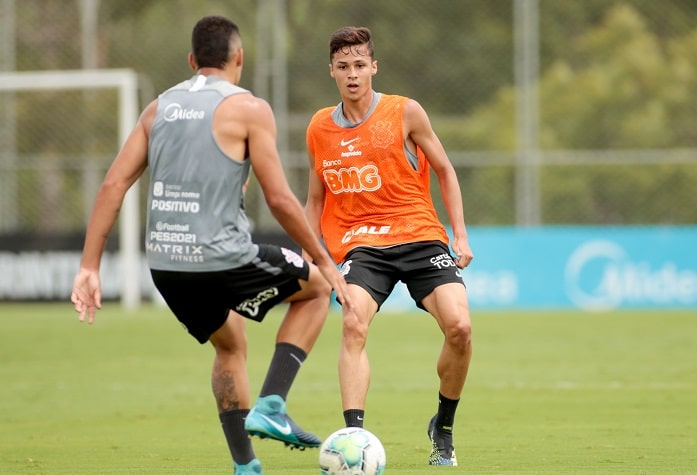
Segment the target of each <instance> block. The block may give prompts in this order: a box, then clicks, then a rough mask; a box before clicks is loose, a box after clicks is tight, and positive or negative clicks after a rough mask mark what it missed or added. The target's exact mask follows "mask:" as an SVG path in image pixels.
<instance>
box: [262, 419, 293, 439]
mask: <svg viewBox="0 0 697 475" xmlns="http://www.w3.org/2000/svg"><path fill="white" fill-rule="evenodd" d="M259 415H260V416H261V417H263V418H264V419H266V422H268V423H269V424H271V425H272V426H274V427H275V428H276V430H278V432H280V433H281V434H283V435H288V434H290V433H291V432H292V429H291V428H290V424H288V421H285V424H284V425H280V424H278V423H277V422H276V421H274V420H273V419H271V418H270V417H268V416H266V415H264V414H259Z"/></svg>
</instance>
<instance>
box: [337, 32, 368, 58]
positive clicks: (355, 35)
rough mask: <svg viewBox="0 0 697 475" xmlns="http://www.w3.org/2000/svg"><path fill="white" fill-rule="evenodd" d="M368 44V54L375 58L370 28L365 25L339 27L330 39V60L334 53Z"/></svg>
mask: <svg viewBox="0 0 697 475" xmlns="http://www.w3.org/2000/svg"><path fill="white" fill-rule="evenodd" d="M363 44H364V45H366V46H367V48H368V56H370V59H373V53H374V51H373V39H372V34H371V32H370V30H369V29H368V28H366V27H364V26H361V27H358V26H344V27H342V28H339V29H338V30H336V31H335V32H334V33H332V37H331V38H330V39H329V60H330V61H331V59H332V57H333V56H334V53H336V52H337V51H341V50H343V49H345V48H351V47H352V46H358V45H363Z"/></svg>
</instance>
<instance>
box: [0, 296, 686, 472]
mask: <svg viewBox="0 0 697 475" xmlns="http://www.w3.org/2000/svg"><path fill="white" fill-rule="evenodd" d="M281 317H282V313H281V311H280V310H279V311H275V312H273V313H272V314H270V315H269V316H268V317H267V320H266V321H265V322H264V323H263V324H261V325H260V324H257V323H254V322H250V323H249V324H248V334H249V348H250V351H249V362H248V363H249V371H250V380H251V385H252V396H253V399H255V396H256V394H257V393H258V391H259V387H260V386H261V383H262V380H263V377H264V373H265V370H266V367H267V365H268V363H269V360H270V357H271V352H272V350H273V345H274V332H275V329H276V327H277V325H278V322H279V320H280V318H281ZM472 319H473V325H474V357H473V360H472V365H471V368H470V374H469V378H468V381H467V384H466V385H465V391H464V393H463V396H462V399H461V401H460V405H459V408H458V413H457V420H456V424H455V432H454V440H455V448H456V451H457V456H458V461H459V464H460V465H459V467H456V468H454V469H453V468H450V467H433V468H431V467H429V466H428V465H426V462H427V459H428V454H429V444H428V439H427V437H426V425H427V423H428V420H429V418H430V417H431V416H432V415H433V414H434V413H435V410H436V404H437V390H438V380H437V377H436V374H435V364H436V358H437V355H438V352H439V350H440V345H441V336H440V333H439V331H438V329H437V327H436V324H435V322H434V321H433V320H432V319H431V317H430V316H429V315H428V314H426V313H423V312H418V311H415V312H413V313H408V314H379V315H378V317H377V318H376V320H375V321H374V323H373V326H372V328H371V335H370V338H369V341H368V351H369V356H370V358H371V366H372V371H373V375H372V384H371V389H370V393H369V397H368V405H367V408H366V428H367V429H369V430H370V431H371V432H374V433H375V434H376V435H377V436H378V437H379V438H380V439H381V440H382V442H383V444H384V446H385V450H386V452H387V469H386V473H393V474H399V475H409V474H436V473H437V474H443V473H445V472H447V473H468V474H478V473H544V474H558V473H578V474H586V473H632V474H644V473H646V474H650V473H656V474H664V473H697V314H696V313H695V312H689V311H684V312H662V311H652V312H640V311H624V312H612V313H597V314H588V313H581V312H556V311H544V312H525V313H522V312H510V313H501V312H497V313H494V312H479V311H477V309H476V308H475V309H472ZM339 320H340V317H339V315H338V314H337V313H331V314H330V316H329V318H328V321H327V325H326V327H325V329H324V331H323V333H322V335H321V337H320V339H319V341H318V342H317V345H316V346H315V349H314V350H313V352H312V353H311V354H310V356H309V358H308V360H307V362H306V363H305V365H304V366H303V368H302V369H301V372H300V375H299V377H298V379H297V380H296V384H295V386H294V388H293V389H292V390H291V393H290V396H289V399H288V410H289V413H290V414H291V416H292V417H293V418H294V419H295V420H296V421H297V422H298V423H299V424H300V425H301V426H302V427H303V428H304V429H306V430H308V431H311V432H315V433H316V434H318V435H319V436H320V437H326V436H327V435H328V434H330V433H331V432H333V431H334V430H336V429H338V428H339V427H341V426H342V425H343V418H342V415H341V403H340V400H339V388H338V382H337V371H336V361H337V352H338V343H339V332H340V321H339ZM0 325H2V331H1V332H0V387H1V390H0V473H2V474H51V475H54V474H90V475H92V474H148V475H155V474H197V475H198V474H229V473H231V471H232V470H231V462H230V461H229V456H228V453H227V448H226V446H225V442H224V438H223V433H222V429H221V428H220V425H219V422H218V417H217V414H216V410H215V404H214V401H213V396H212V394H211V390H210V370H211V362H212V358H213V351H212V348H211V347H210V346H209V345H203V346H200V345H199V344H198V343H196V341H195V340H194V339H193V338H191V337H190V336H188V335H187V334H186V332H185V331H184V330H183V329H182V328H181V327H180V325H179V324H178V323H177V322H176V320H174V318H173V317H172V316H170V314H169V312H168V311H167V310H166V309H164V308H160V307H154V306H145V307H143V308H142V309H141V310H138V311H135V312H132V313H128V312H125V311H123V310H122V309H121V308H120V307H119V305H118V304H117V303H110V302H107V303H105V305H104V309H103V310H101V311H100V312H99V313H98V315H97V321H96V323H95V324H94V325H92V326H89V325H87V324H86V323H83V324H80V323H78V320H77V316H76V314H75V313H74V312H73V311H72V307H71V305H70V304H69V303H68V302H66V303H64V304H8V303H4V304H0ZM254 444H255V448H256V451H257V455H258V456H259V458H260V459H261V461H262V464H263V466H264V474H265V475H288V474H317V473H319V469H318V465H317V456H318V452H317V450H306V451H304V452H300V451H290V450H288V449H286V448H285V447H283V446H282V444H280V443H278V442H273V441H259V440H258V439H257V440H255V442H254Z"/></svg>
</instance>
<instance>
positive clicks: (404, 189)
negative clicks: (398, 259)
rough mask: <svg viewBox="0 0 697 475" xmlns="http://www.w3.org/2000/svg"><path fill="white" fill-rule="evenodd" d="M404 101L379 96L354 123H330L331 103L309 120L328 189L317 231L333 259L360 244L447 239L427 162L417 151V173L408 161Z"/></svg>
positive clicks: (319, 167)
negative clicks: (364, 116)
mask: <svg viewBox="0 0 697 475" xmlns="http://www.w3.org/2000/svg"><path fill="white" fill-rule="evenodd" d="M407 101H408V98H406V97H402V96H394V95H386V94H383V95H382V96H381V97H380V100H379V102H378V104H377V106H376V107H375V109H374V110H373V112H372V114H371V115H370V116H369V117H368V118H367V119H365V120H364V121H363V122H362V123H361V124H359V125H358V126H356V127H352V128H344V127H340V126H338V125H336V124H335V123H334V121H333V119H332V116H331V115H332V112H333V111H334V109H335V107H328V108H325V109H321V110H319V111H318V112H317V113H316V114H315V115H314V116H313V117H312V120H311V121H310V125H309V126H308V129H307V145H308V148H309V150H310V152H311V154H312V156H314V160H315V171H316V172H317V174H318V175H319V178H320V180H322V182H323V183H324V188H325V201H324V210H323V213H322V217H321V223H320V224H321V229H322V236H323V237H324V242H325V244H326V245H327V248H328V249H329V252H330V253H331V255H332V257H333V258H334V260H335V261H336V262H337V263H341V262H342V261H343V259H344V257H345V256H346V253H347V252H348V251H350V250H351V249H353V248H355V247H357V246H371V247H384V246H393V245H397V244H405V243H409V242H418V241H433V240H438V241H442V242H444V243H445V244H448V235H447V233H446V231H445V228H444V227H443V225H442V224H441V223H440V221H439V220H438V216H437V214H436V211H435V208H434V206H433V201H432V199H431V191H430V183H429V179H430V167H429V165H428V161H427V160H426V157H425V155H424V153H423V152H422V151H421V150H420V149H418V150H417V156H418V167H417V169H416V170H415V169H414V168H413V167H412V165H411V164H410V163H409V160H408V159H407V155H406V152H405V144H404V131H403V113H404V105H405V103H406V102H407Z"/></svg>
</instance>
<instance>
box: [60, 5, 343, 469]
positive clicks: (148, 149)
mask: <svg viewBox="0 0 697 475" xmlns="http://www.w3.org/2000/svg"><path fill="white" fill-rule="evenodd" d="M191 43H192V51H191V53H190V54H189V64H190V66H191V67H192V68H193V70H194V71H195V72H196V73H195V76H194V77H193V78H191V79H190V80H187V81H184V82H182V83H180V84H178V85H176V86H174V87H172V88H171V89H169V90H167V91H166V92H164V93H163V94H162V95H161V96H159V97H158V99H157V100H155V101H153V102H152V103H150V104H149V105H148V106H147V107H146V108H145V109H144V110H143V112H142V114H141V116H140V118H139V120H138V123H137V124H136V126H135V127H134V129H133V130H132V131H131V134H130V135H129V137H128V138H127V140H126V142H125V143H124V145H123V147H122V148H121V150H120V151H119V153H118V155H117V156H116V159H115V160H114V163H113V164H112V166H111V167H110V169H109V171H108V172H107V175H106V177H105V178H104V181H103V183H102V185H101V187H100V188H99V191H98V192H97V197H96V199H95V202H94V206H93V209H92V214H91V216H90V220H89V223H88V226H87V232H86V236H85V244H84V248H83V253H82V260H81V262H80V269H79V271H78V274H77V275H76V277H75V280H74V283H73V292H72V295H71V301H72V302H73V305H74V307H75V310H76V311H77V312H78V314H79V319H80V321H85V320H86V321H87V322H88V323H93V322H94V317H95V313H96V310H97V309H99V308H101V282H100V279H99V267H100V263H101V259H102V254H103V251H104V246H105V244H106V239H107V237H108V235H109V233H110V231H111V229H112V227H113V225H114V223H115V221H116V219H117V217H118V214H119V210H120V207H121V204H122V202H123V199H124V196H125V194H126V192H127V191H128V189H129V188H130V187H131V186H133V184H134V183H135V182H136V181H137V180H138V178H139V177H140V176H141V175H142V174H143V173H144V172H145V170H146V169H147V168H148V166H149V167H150V182H149V183H148V202H147V207H148V210H147V212H148V220H147V227H146V239H145V247H146V255H147V260H148V265H149V267H150V272H151V275H152V278H153V282H154V283H155V286H156V287H157V289H158V291H159V292H160V294H161V295H162V297H163V298H164V300H165V301H166V302H167V305H168V306H169V308H170V309H171V311H172V313H173V314H174V315H175V316H176V318H177V319H178V320H179V321H180V322H181V323H182V324H183V325H184V326H185V327H186V329H187V330H188V331H189V333H190V334H191V335H192V336H193V337H194V338H196V340H197V341H199V342H200V343H206V342H210V343H211V345H212V346H213V348H214V350H215V359H214V362H213V371H212V375H211V386H212V389H213V396H214V398H215V401H216V406H217V409H218V415H219V420H220V423H221V424H222V429H223V435H224V436H225V440H226V442H227V445H228V449H229V452H230V457H231V459H232V467H233V472H234V473H235V474H238V475H242V474H260V473H262V467H261V462H260V461H259V459H258V458H257V457H256V454H255V452H254V448H253V446H252V441H251V439H250V437H249V436H250V435H252V436H258V437H262V438H271V439H275V440H279V441H281V442H283V443H284V444H285V445H286V446H290V447H297V448H301V449H304V448H313V447H319V445H320V443H321V441H320V439H319V438H318V437H317V436H315V435H313V434H311V433H308V432H305V431H303V430H302V429H301V428H300V426H298V424H296V423H295V422H294V421H293V419H291V418H290V416H289V415H288V412H287V409H286V398H287V395H288V392H289V391H290V389H291V386H292V384H293V382H294V380H295V378H296V375H297V373H298V371H299V370H300V366H301V365H302V363H303V362H304V360H305V358H306V357H307V354H308V353H309V351H310V349H311V348H312V346H313V345H314V343H315V341H316V339H317V337H318V336H319V334H320V331H321V329H322V326H323V324H324V321H325V319H326V316H327V311H328V308H329V298H330V295H331V290H332V288H333V289H334V290H335V291H336V295H337V297H338V299H339V301H340V302H341V303H342V304H343V311H344V313H345V314H347V313H350V312H352V311H353V305H352V302H351V299H350V298H349V297H347V296H348V289H347V285H346V281H345V280H344V278H343V276H342V275H341V273H339V271H338V269H337V267H336V265H335V264H334V262H333V261H332V259H331V257H330V256H329V254H328V253H327V252H326V250H325V249H324V247H323V246H322V243H321V242H320V241H319V239H318V238H317V236H316V234H315V232H314V229H313V228H312V227H311V226H310V224H309V222H308V221H307V218H306V217H305V213H304V209H303V207H302V205H301V204H300V202H299V201H298V199H297V198H296V196H295V195H294V194H293V192H292V190H291V189H290V187H289V186H288V182H287V180H286V178H285V175H284V172H283V167H282V166H281V161H280V157H279V156H278V151H277V150H276V124H275V121H274V116H273V112H272V111H271V108H270V107H269V105H268V104H267V103H266V102H265V101H264V100H262V99H259V98H256V97H254V95H252V94H251V93H250V92H249V91H246V90H244V89H241V88H240V87H238V86H237V84H239V81H240V76H241V74H242V64H243V57H244V54H243V49H242V39H241V37H240V34H239V29H238V27H237V25H235V24H234V23H233V22H231V21H230V20H228V19H226V18H224V17H220V16H208V17H204V18H202V19H201V20H200V21H199V22H198V23H197V24H196V25H195V26H194V29H193V32H192V40H191ZM252 170H253V171H254V173H255V175H256V178H257V181H258V182H259V186H260V187H261V190H262V192H263V194H264V198H265V200H266V202H267V204H268V206H269V209H270V210H271V212H272V214H273V215H274V216H275V217H276V219H277V220H278V222H279V224H280V225H281V226H282V227H283V229H284V230H286V232H287V233H288V235H289V236H290V238H291V239H293V240H294V241H295V242H296V243H297V244H298V246H299V247H300V248H302V249H303V253H306V254H307V256H309V258H311V259H312V261H313V263H310V262H308V261H306V260H305V259H303V257H301V256H300V255H298V254H296V253H295V252H294V251H292V250H290V249H285V248H282V247H279V246H274V245H269V244H263V243H254V242H253V241H252V236H251V235H250V227H249V222H248V219H247V216H246V215H245V213H244V191H245V188H246V186H247V183H248V180H249V176H250V172H251V171H252ZM281 302H287V303H288V304H289V305H288V306H287V308H286V313H285V316H284V317H283V319H282V320H281V324H280V327H279V329H278V334H277V339H276V344H275V347H274V349H273V354H272V357H271V363H270V366H269V368H268V371H267V373H266V376H265V379H264V382H263V384H262V386H261V390H260V392H259V397H258V398H257V400H256V402H255V404H254V406H252V401H251V396H250V393H249V375H248V374H247V368H246V364H245V362H246V359H247V351H246V348H247V338H246V333H245V325H246V321H247V320H254V321H262V320H263V319H264V316H265V315H266V313H267V312H268V311H269V310H270V309H271V308H273V307H274V306H275V305H277V304H279V303H281ZM243 317H244V318H243ZM310 465H311V466H310ZM310 465H308V467H307V469H308V470H307V471H312V470H314V469H315V466H314V463H311V464H310ZM279 468H280V467H279Z"/></svg>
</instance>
